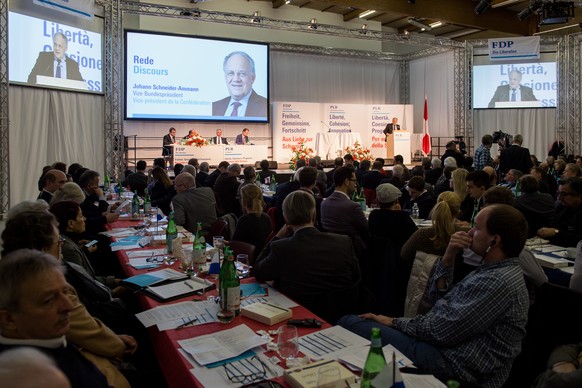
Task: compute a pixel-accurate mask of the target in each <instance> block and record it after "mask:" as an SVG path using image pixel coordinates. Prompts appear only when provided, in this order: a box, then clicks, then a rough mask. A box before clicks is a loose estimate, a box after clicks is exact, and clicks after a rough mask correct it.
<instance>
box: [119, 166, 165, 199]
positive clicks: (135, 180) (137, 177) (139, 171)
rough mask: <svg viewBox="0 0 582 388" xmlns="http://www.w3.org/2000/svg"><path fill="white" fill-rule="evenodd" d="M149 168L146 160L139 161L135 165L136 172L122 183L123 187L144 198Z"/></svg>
mask: <svg viewBox="0 0 582 388" xmlns="http://www.w3.org/2000/svg"><path fill="white" fill-rule="evenodd" d="M147 166H148V165H147V163H146V161H145V160H140V161H138V162H137V163H136V165H135V172H134V173H131V174H129V176H128V177H127V178H125V180H124V181H123V182H121V185H122V186H123V187H129V189H130V190H131V192H132V193H135V192H136V191H137V195H139V196H140V197H143V196H144V195H145V188H146V187H147V185H148V176H147V175H146V173H145V170H146V168H147ZM174 168H175V166H174Z"/></svg>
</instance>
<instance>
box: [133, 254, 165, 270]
mask: <svg viewBox="0 0 582 388" xmlns="http://www.w3.org/2000/svg"><path fill="white" fill-rule="evenodd" d="M150 257H151V256H148V257H138V258H137V259H129V265H131V266H132V267H133V268H135V269H144V268H153V267H158V266H160V265H162V264H163V263H160V262H157V261H148V259H149V258H150ZM154 257H155V256H154Z"/></svg>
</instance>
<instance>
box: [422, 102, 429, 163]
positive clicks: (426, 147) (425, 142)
mask: <svg viewBox="0 0 582 388" xmlns="http://www.w3.org/2000/svg"><path fill="white" fill-rule="evenodd" d="M430 150H431V147H430V133H429V132H428V99H427V98H426V96H424V136H423V137H422V152H424V154H425V155H428V154H430Z"/></svg>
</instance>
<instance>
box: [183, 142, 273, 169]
mask: <svg viewBox="0 0 582 388" xmlns="http://www.w3.org/2000/svg"><path fill="white" fill-rule="evenodd" d="M172 147H173V148H174V152H173V158H174V163H173V164H176V163H181V164H184V165H185V164H188V160H190V159H192V158H197V159H198V162H199V163H201V162H207V163H208V164H210V165H218V163H220V162H221V161H223V160H224V161H227V162H229V163H239V164H245V165H246V164H252V165H254V164H255V162H256V161H261V160H263V159H267V157H268V153H269V147H268V146H266V145H263V144H257V145H236V144H234V145H225V144H212V145H207V146H204V147H194V146H188V145H179V144H172Z"/></svg>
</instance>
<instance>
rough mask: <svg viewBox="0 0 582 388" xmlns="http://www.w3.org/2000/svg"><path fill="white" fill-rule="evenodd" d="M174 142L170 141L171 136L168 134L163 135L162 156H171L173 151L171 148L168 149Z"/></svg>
mask: <svg viewBox="0 0 582 388" xmlns="http://www.w3.org/2000/svg"><path fill="white" fill-rule="evenodd" d="M175 140H176V139H174V140H172V136H170V134H169V133H167V134H165V135H164V138H163V140H162V156H170V155H172V151H173V150H174V149H173V148H172V147H170V144H174V143H175Z"/></svg>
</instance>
